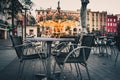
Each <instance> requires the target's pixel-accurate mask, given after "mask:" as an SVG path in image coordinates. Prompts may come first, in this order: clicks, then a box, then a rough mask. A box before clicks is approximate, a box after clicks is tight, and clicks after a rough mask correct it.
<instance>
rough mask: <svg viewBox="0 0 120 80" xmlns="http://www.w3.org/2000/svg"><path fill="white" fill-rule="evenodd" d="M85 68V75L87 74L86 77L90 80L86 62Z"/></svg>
mask: <svg viewBox="0 0 120 80" xmlns="http://www.w3.org/2000/svg"><path fill="white" fill-rule="evenodd" d="M85 68H86V72H87V75H88V79H89V80H91V78H90V74H89V71H88V67H87V64H85Z"/></svg>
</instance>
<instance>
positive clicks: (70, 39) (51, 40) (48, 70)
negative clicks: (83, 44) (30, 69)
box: [26, 37, 74, 78]
mask: <svg viewBox="0 0 120 80" xmlns="http://www.w3.org/2000/svg"><path fill="white" fill-rule="evenodd" d="M26 40H29V41H44V42H46V43H47V55H48V60H47V65H46V68H47V75H46V76H47V77H48V78H51V76H52V74H51V44H52V42H53V41H69V42H70V41H74V38H44V37H37V38H26Z"/></svg>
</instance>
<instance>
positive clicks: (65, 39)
mask: <svg viewBox="0 0 120 80" xmlns="http://www.w3.org/2000/svg"><path fill="white" fill-rule="evenodd" d="M26 40H30V41H74V38H45V37H37V38H26Z"/></svg>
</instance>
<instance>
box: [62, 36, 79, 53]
mask: <svg viewBox="0 0 120 80" xmlns="http://www.w3.org/2000/svg"><path fill="white" fill-rule="evenodd" d="M61 38H74V39H75V40H74V41H72V42H71V43H73V44H76V45H74V48H76V47H77V44H78V43H79V40H80V36H61ZM72 50H73V46H70V49H69V51H72Z"/></svg>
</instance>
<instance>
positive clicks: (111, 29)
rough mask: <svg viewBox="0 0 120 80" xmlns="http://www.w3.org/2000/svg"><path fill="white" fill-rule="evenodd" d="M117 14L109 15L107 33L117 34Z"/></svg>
mask: <svg viewBox="0 0 120 80" xmlns="http://www.w3.org/2000/svg"><path fill="white" fill-rule="evenodd" d="M117 21H118V20H117V16H116V15H113V14H112V15H107V26H106V28H107V30H106V31H107V33H111V34H117V30H118V27H117Z"/></svg>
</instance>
